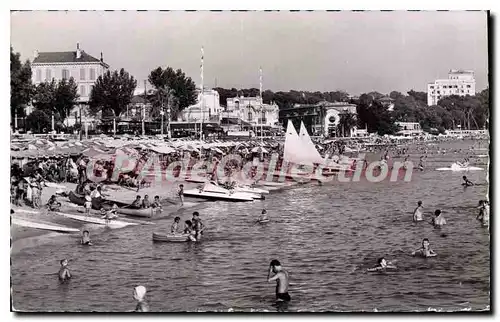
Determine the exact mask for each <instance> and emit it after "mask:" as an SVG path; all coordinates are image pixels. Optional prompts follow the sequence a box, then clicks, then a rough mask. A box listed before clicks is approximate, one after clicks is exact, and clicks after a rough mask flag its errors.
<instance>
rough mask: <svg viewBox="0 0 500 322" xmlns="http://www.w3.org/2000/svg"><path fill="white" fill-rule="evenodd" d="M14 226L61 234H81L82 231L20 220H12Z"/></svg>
mask: <svg viewBox="0 0 500 322" xmlns="http://www.w3.org/2000/svg"><path fill="white" fill-rule="evenodd" d="M12 224H13V225H17V226H21V227H26V228H35V229H42V230H50V231H55V232H61V233H78V232H80V230H78V229H76V228H71V227H65V226H55V225H49V224H45V223H39V222H33V221H29V220H24V219H18V218H12Z"/></svg>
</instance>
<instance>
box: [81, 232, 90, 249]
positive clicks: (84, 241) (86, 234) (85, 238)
mask: <svg viewBox="0 0 500 322" xmlns="http://www.w3.org/2000/svg"><path fill="white" fill-rule="evenodd" d="M81 244H82V245H87V246H92V241H91V240H90V233H89V231H88V230H84V231H83V235H82V241H81Z"/></svg>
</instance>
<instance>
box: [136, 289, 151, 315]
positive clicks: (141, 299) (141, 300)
mask: <svg viewBox="0 0 500 322" xmlns="http://www.w3.org/2000/svg"><path fill="white" fill-rule="evenodd" d="M134 300H136V301H137V306H136V307H135V312H149V306H148V303H147V302H146V287H144V286H142V285H139V286H136V287H135V288H134Z"/></svg>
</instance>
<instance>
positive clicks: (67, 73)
mask: <svg viewBox="0 0 500 322" xmlns="http://www.w3.org/2000/svg"><path fill="white" fill-rule="evenodd" d="M62 79H69V70H67V69H63V70H62Z"/></svg>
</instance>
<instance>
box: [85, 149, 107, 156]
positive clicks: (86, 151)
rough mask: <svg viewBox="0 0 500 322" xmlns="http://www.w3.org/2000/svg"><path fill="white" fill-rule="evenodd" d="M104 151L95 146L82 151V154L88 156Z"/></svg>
mask: <svg viewBox="0 0 500 322" xmlns="http://www.w3.org/2000/svg"><path fill="white" fill-rule="evenodd" d="M103 153H105V152H104V151H103V150H100V149H98V148H95V147H90V148H88V149H85V150H83V151H82V154H83V155H84V156H86V157H93V156H96V155H99V154H103Z"/></svg>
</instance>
